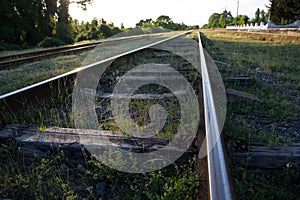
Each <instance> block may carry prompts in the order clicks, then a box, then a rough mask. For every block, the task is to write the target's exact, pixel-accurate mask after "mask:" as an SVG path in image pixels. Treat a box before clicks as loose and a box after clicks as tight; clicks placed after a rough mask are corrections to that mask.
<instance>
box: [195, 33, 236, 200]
mask: <svg viewBox="0 0 300 200" xmlns="http://www.w3.org/2000/svg"><path fill="white" fill-rule="evenodd" d="M198 38H199V51H200V62H201V76H202V88H203V103H204V116H205V131H206V144H207V151H208V152H207V165H208V177H209V198H210V199H211V200H230V199H233V194H232V189H231V186H230V181H229V174H228V171H227V166H226V160H225V154H224V151H223V149H224V148H223V146H222V141H221V138H219V139H217V138H218V137H220V131H221V130H220V127H219V125H218V119H217V113H216V108H215V103H214V98H213V93H212V88H211V87H212V85H211V80H210V77H209V74H208V69H207V64H206V58H205V55H204V50H203V46H202V42H201V35H200V32H199V33H198ZM216 140H217V142H216V144H213V141H216ZM210 149H211V151H209V150H210Z"/></svg>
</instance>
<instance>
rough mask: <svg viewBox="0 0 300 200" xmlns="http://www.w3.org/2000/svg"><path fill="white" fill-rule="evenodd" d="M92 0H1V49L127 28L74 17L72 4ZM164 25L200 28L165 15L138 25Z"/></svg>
mask: <svg viewBox="0 0 300 200" xmlns="http://www.w3.org/2000/svg"><path fill="white" fill-rule="evenodd" d="M92 1H93V0H72V1H71V0H1V1H0V24H1V26H0V50H6V49H18V48H26V47H33V46H43V47H48V46H60V45H64V44H72V43H74V42H78V41H82V40H92V39H100V38H107V37H110V36H112V35H115V34H117V33H120V32H122V31H124V30H125V28H124V26H123V25H121V27H120V28H119V27H116V26H114V24H113V23H107V22H106V21H105V20H104V19H96V18H95V19H93V20H92V21H91V22H79V21H78V20H73V19H72V18H71V17H70V14H69V6H70V4H71V3H76V4H78V5H80V6H81V7H82V9H84V10H85V9H86V6H87V5H88V4H90V3H92ZM151 26H152V27H161V28H168V29H172V30H186V29H192V28H199V27H197V26H187V25H185V24H184V23H175V22H173V20H172V19H171V18H170V17H169V16H166V15H162V16H160V17H158V18H157V19H156V20H155V21H154V20H152V19H145V20H140V21H139V22H138V23H137V24H136V27H140V28H143V27H151Z"/></svg>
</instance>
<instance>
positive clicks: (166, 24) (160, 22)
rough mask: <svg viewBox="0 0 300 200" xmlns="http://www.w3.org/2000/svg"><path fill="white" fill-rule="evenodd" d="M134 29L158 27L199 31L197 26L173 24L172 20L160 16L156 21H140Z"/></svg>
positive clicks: (165, 16)
mask: <svg viewBox="0 0 300 200" xmlns="http://www.w3.org/2000/svg"><path fill="white" fill-rule="evenodd" d="M136 27H141V28H143V27H159V28H165V29H171V30H175V31H177V30H191V29H199V26H198V25H194V26H188V25H186V24H184V23H183V22H182V23H175V22H173V20H172V18H170V17H169V16H167V15H161V16H159V17H158V18H157V19H156V20H152V19H151V18H149V19H142V20H140V21H139V22H138V23H137V24H136Z"/></svg>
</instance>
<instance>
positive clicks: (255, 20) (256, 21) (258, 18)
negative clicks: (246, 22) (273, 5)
mask: <svg viewBox="0 0 300 200" xmlns="http://www.w3.org/2000/svg"><path fill="white" fill-rule="evenodd" d="M253 22H255V23H258V22H260V9H259V8H257V10H256V12H255V18H254V21H253Z"/></svg>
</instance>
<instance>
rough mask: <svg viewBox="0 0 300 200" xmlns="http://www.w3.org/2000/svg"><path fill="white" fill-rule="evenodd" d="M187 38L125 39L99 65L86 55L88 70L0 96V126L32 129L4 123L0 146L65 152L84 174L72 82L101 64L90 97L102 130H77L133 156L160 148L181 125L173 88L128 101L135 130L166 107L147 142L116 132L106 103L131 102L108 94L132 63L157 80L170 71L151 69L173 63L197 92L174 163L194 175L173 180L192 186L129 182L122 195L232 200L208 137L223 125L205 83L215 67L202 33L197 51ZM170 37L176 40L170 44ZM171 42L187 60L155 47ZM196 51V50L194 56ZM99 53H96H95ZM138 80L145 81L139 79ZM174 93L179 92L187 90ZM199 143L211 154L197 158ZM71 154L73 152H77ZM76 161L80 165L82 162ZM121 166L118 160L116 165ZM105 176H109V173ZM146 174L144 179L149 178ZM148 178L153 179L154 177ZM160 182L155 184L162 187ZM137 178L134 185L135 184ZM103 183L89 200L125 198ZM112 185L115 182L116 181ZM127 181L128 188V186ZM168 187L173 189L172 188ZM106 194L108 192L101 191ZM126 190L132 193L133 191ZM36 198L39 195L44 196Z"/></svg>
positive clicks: (219, 149) (220, 156)
mask: <svg viewBox="0 0 300 200" xmlns="http://www.w3.org/2000/svg"><path fill="white" fill-rule="evenodd" d="M185 34H187V33H183V34H180V35H176V34H175V35H170V36H168V37H166V38H162V39H155V40H154V41H151V40H150V41H148V42H147V43H146V44H145V43H144V42H145V40H143V41H140V43H139V42H137V41H136V40H135V42H132V43H135V45H134V46H130V47H129V46H128V45H129V43H128V44H122V43H124V41H123V42H122V43H120V46H118V47H117V52H114V53H113V55H114V56H113V57H110V56H109V55H104V57H101V59H100V60H101V61H100V62H96V63H95V62H93V61H94V60H98V59H99V58H94V57H92V58H90V59H91V60H89V61H87V63H86V64H88V65H85V67H81V68H78V69H75V70H73V71H70V72H68V73H65V74H62V75H59V76H56V77H54V78H51V79H48V80H46V81H43V82H40V83H37V84H34V85H31V86H28V87H26V88H23V89H20V90H17V91H14V92H11V93H8V94H5V95H2V96H1V97H0V100H1V123H2V126H3V127H4V126H6V125H7V124H24V123H26V124H34V125H8V126H6V128H4V129H3V130H2V131H1V134H0V135H1V141H2V142H3V141H6V142H4V143H5V144H6V143H7V139H8V138H14V141H15V142H17V143H18V145H21V146H19V147H18V149H19V150H23V152H24V153H25V154H28V153H29V154H32V152H34V154H35V155H37V156H38V157H43V156H45V154H47V152H48V151H49V150H50V152H51V151H52V152H53V151H55V150H57V149H59V150H62V151H63V152H64V155H65V156H66V157H67V159H68V160H69V161H72V163H73V164H74V163H76V164H75V166H77V168H83V169H89V167H90V165H91V164H90V163H89V162H88V161H86V158H85V156H84V155H86V156H87V157H89V156H90V152H89V151H84V152H85V153H84V154H82V153H81V152H82V150H80V149H81V148H82V146H80V142H82V140H80V139H78V135H77V132H76V131H74V130H75V129H74V128H75V124H74V116H72V111H71V107H72V106H71V102H72V97H71V95H72V94H71V93H72V89H73V85H74V81H75V80H76V75H77V74H78V73H79V72H80V71H83V70H91V69H93V68H95V67H101V66H102V67H103V65H105V64H107V63H108V64H109V68H107V70H106V71H105V72H104V74H103V76H102V78H101V81H100V86H99V87H97V89H96V95H95V97H96V104H95V110H96V115H97V118H98V122H99V126H100V127H99V129H100V130H101V131H100V130H99V131H98V132H97V133H95V131H92V130H82V132H84V131H86V132H87V134H100V135H101V134H106V136H108V137H109V138H110V139H111V140H113V141H114V142H115V143H116V144H118V145H119V146H120V147H121V148H125V149H126V148H128V145H131V147H130V151H133V152H134V151H137V152H147V151H153V150H159V149H160V148H161V145H166V144H167V143H168V142H169V141H170V140H172V138H174V137H175V133H176V132H177V131H178V125H177V124H178V123H179V121H180V118H181V114H180V110H178V109H180V106H179V105H178V103H179V102H178V100H176V96H175V95H176V92H175V95H174V94H173V93H172V92H173V91H170V89H168V88H166V87H162V86H160V85H156V84H149V85H146V86H142V87H140V88H139V89H138V90H137V91H136V92H135V93H134V95H133V96H132V98H131V100H130V103H129V106H130V113H131V117H132V118H133V119H134V120H135V123H137V124H139V125H147V124H148V123H150V121H149V120H150V118H149V107H150V106H151V105H153V104H155V103H159V104H161V105H163V106H164V107H165V108H166V110H167V112H168V119H167V121H166V125H165V126H164V127H163V129H162V130H161V131H160V132H158V133H156V136H155V137H152V138H147V139H139V138H134V137H129V136H128V135H124V133H122V130H120V129H119V127H118V126H117V125H116V123H115V120H114V116H113V115H112V111H111V105H110V104H111V99H112V98H128V97H126V95H124V94H118V95H117V96H113V94H112V93H113V89H114V87H115V86H116V84H117V82H118V80H119V77H122V75H124V74H125V73H126V71H128V70H130V69H132V68H133V67H135V66H136V65H147V64H149V62H150V63H152V64H151V66H152V67H153V66H154V68H153V69H154V73H157V74H159V76H162V77H163V78H164V79H169V78H170V79H172V75H171V74H170V73H169V72H166V73H165V72H164V70H162V71H155V67H157V68H159V67H168V66H172V67H174V68H175V69H176V70H177V71H179V72H180V73H181V74H182V75H183V76H184V78H186V79H187V80H188V81H189V82H190V83H191V85H192V87H193V89H194V91H195V92H196V93H197V94H198V101H199V110H200V113H199V114H200V124H199V128H198V132H197V137H196V138H195V140H194V142H193V143H192V145H191V146H190V147H189V149H188V150H187V152H185V153H184V154H183V155H182V156H181V157H180V158H179V159H178V160H177V161H176V163H177V164H179V166H181V165H183V166H185V165H187V166H189V168H190V169H185V171H186V170H187V171H190V170H191V169H193V170H194V171H193V170H192V171H193V172H189V173H190V174H186V173H184V174H185V175H184V176H186V177H183V179H180V176H179V175H175V176H176V177H177V178H179V180H180V181H182V180H186V179H187V180H189V181H190V182H189V183H185V182H184V183H181V184H183V185H179V188H176V187H174V186H172V185H171V186H169V187H170V188H163V189H165V191H163V190H162V189H161V188H157V186H156V187H154V186H153V187H154V188H150V189H149V188H141V190H145V191H140V190H138V188H135V187H137V186H136V185H135V184H134V183H131V186H130V188H127V189H126V190H125V191H126V193H127V194H126V195H127V196H128V197H126V198H128V199H132V197H134V196H132V195H140V196H139V197H140V198H148V199H157V198H158V197H163V195H168V196H166V197H167V198H172V199H182V198H188V199H207V198H210V199H232V198H233V193H232V188H231V183H230V181H229V178H230V177H229V176H230V175H229V174H228V171H227V168H228V167H227V163H226V159H225V158H226V153H225V152H224V150H223V144H222V140H218V141H217V142H216V144H215V145H214V146H215V147H214V148H213V147H212V145H213V144H212V140H213V138H216V137H218V136H219V131H220V127H219V124H220V122H218V121H217V116H216V109H218V108H216V107H215V103H214V101H215V99H214V97H213V94H214V91H212V86H211V85H210V82H211V81H212V77H211V75H210V74H209V72H208V71H209V70H208V69H207V65H211V64H212V62H211V61H210V60H209V57H208V55H207V54H206V53H205V52H204V50H203V47H202V44H201V39H200V35H199V41H200V43H199V46H198V45H196V46H195V44H194V43H196V42H194V43H193V42H191V40H186V39H184V37H185V36H184V35H185ZM177 38H181V39H180V40H179V42H178V41H176V39H177ZM173 40H174V43H172V41H173ZM168 42H169V43H171V45H170V47H171V49H172V48H175V49H177V48H183V52H185V55H184V58H185V59H183V58H182V57H180V56H178V55H176V54H175V53H172V52H170V51H167V50H163V49H160V48H157V47H161V46H160V45H162V44H164V43H168ZM196 44H197V43H196ZM106 47H107V46H103V47H102V48H101V46H100V48H99V49H98V50H100V51H101V52H103V51H105V49H104V50H103V48H106ZM195 48H196V52H197V53H196V54H195ZM109 49H110V51H115V50H113V49H112V46H109ZM132 49H133V50H132ZM96 51H97V49H96V50H95V52H96ZM110 55H111V54H110ZM189 57H194V58H195V57H196V59H195V60H198V61H199V60H201V70H200V62H199V63H198V64H199V66H198V67H199V69H198V70H199V71H197V69H195V68H194V67H193V66H192V64H191V63H190V62H189ZM153 63H155V64H153ZM196 63H197V62H196ZM140 73H141V72H136V74H135V75H132V77H130V78H131V79H133V80H135V79H140V78H141V77H139V76H141V75H140ZM143 73H146V75H147V73H153V72H152V71H151V70H150V71H149V72H147V71H146V72H143ZM200 73H201V76H200ZM142 78H145V77H143V76H142ZM148 78H151V77H148ZM84 92H86V93H87V94H93V93H91V92H93V91H90V89H88V88H85V90H84ZM177 92H178V93H180V92H185V91H177ZM189 123H191V122H189ZM58 127H61V128H58ZM206 142H207V144H206ZM133 144H135V145H133ZM49 145H50V146H49ZM97 145H98V148H100V147H101V146H102V145H103V144H102V143H101V142H99V143H98V144H97ZM47 146H48V147H47ZM201 146H207V147H208V148H213V150H212V151H210V152H209V153H208V156H203V155H202V157H204V158H201V159H199V156H200V154H199V150H200V147H201ZM45 149H46V150H45ZM74 151H75V152H77V153H74ZM78 152H79V153H78ZM78 154H80V156H79V157H81V159H78ZM204 154H205V152H204ZM197 155H198V159H197V161H194V164H196V165H195V166H196V167H195V166H194V167H193V165H190V164H189V163H190V162H193V157H195V156H197ZM81 160H83V162H82V161H81ZM189 160H190V161H189ZM118 162H121V160H119V161H118ZM93 165H94V164H93ZM83 166H84V167H83ZM64 167H67V168H68V169H69V168H71V167H69V166H65V165H64ZM77 168H76V169H77ZM169 168H170V167H169ZM93 169H94V168H93ZM106 171H107V170H106ZM107 173H108V174H109V172H107ZM160 173H163V175H162V176H164V175H165V173H167V172H166V171H162V172H160ZM168 173H171V172H168ZM175 173H178V172H175ZM8 174H9V173H8ZM119 175H120V174H119ZM171 175H172V173H171ZM103 176H104V175H103ZM110 176H111V175H110ZM120 176H121V177H122V176H123V175H122V174H121V175H120ZM147 176H149V174H148V175H147ZM150 176H158V175H157V174H156V175H153V174H152V175H150ZM159 176H160V175H159ZM166 176H167V175H166ZM178 176H179V177H178ZM104 177H105V176H104ZM144 178H145V177H144ZM137 179H138V178H137ZM160 179H162V180H163V179H166V180H167V177H160ZM138 180H139V179H138ZM154 180H155V179H153V177H151V179H150V182H149V183H148V184H149V185H148V184H147V186H145V187H150V186H151V181H154ZM162 180H160V181H161V182H163V181H162ZM134 181H136V179H135V180H134ZM134 181H133V182H134ZM144 181H145V180H144ZM146 181H147V180H146ZM148 181H149V180H148ZM157 181H158V182H156V183H155V184H157V185H159V184H160V183H159V182H160V181H159V180H157ZM173 181H174V180H173ZM173 181H172V180H170V181H169V182H168V183H166V185H168V184H172V182H173ZM176 181H177V182H176ZM176 181H175V182H176V184H179V183H178V180H176ZM191 181H192V182H191ZM108 183H109V180H104V181H101V182H100V183H98V184H95V185H94V187H95V188H96V189H94V190H92V191H90V193H89V195H92V196H94V197H95V196H97V197H101V196H102V198H105V199H109V198H110V197H112V196H111V195H115V196H114V197H115V198H117V199H124V196H126V195H125V194H123V195H124V196H123V195H122V193H121V194H113V192H114V191H113V189H112V188H113V187H111V186H108ZM110 184H112V185H113V184H114V183H110ZM119 184H122V183H119ZM123 184H124V183H123ZM125 184H128V183H126V182H125ZM184 184H186V185H185V186H184ZM190 184H191V185H190ZM172 187H174V188H173V189H171V188H172ZM186 187H188V188H186ZM101 188H102V189H101ZM7 190H9V189H7ZM105 190H107V191H110V190H111V191H110V192H105ZM135 190H138V193H136V192H137V191H135ZM128 191H131V192H132V193H130V192H128ZM73 192H74V193H76V194H77V195H79V196H86V195H87V194H86V191H85V192H83V191H82V190H79V189H74V191H73ZM139 193H142V194H139ZM155 193H157V194H155ZM171 193H172V194H171ZM2 195H3V194H2ZM4 195H5V193H4ZM40 195H41V196H43V195H44V194H40ZM119 195H120V196H119ZM155 195H156V196H155ZM172 195H173V196H172ZM8 197H9V195H8Z"/></svg>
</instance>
